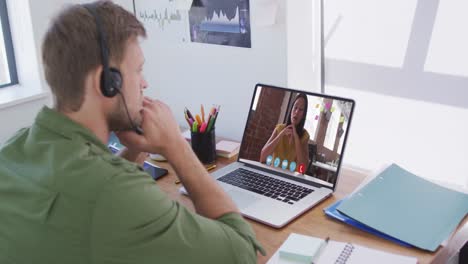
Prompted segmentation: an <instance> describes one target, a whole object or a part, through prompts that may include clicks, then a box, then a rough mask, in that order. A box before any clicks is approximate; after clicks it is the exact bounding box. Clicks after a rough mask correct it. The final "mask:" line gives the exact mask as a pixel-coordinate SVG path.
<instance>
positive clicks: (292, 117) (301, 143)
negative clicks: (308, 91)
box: [260, 93, 309, 165]
mask: <svg viewBox="0 0 468 264" xmlns="http://www.w3.org/2000/svg"><path fill="white" fill-rule="evenodd" d="M307 105H308V102H307V96H306V95H305V94H302V93H300V94H298V95H297V96H296V98H295V99H294V103H293V107H292V109H291V111H290V114H289V118H288V121H287V123H286V124H278V125H276V127H275V130H273V133H272V134H271V137H270V139H268V141H267V143H266V144H265V146H263V148H262V152H261V154H260V162H265V160H266V158H267V157H268V156H269V155H273V159H275V158H276V157H279V158H280V159H281V161H283V160H288V162H289V163H291V162H292V161H294V162H296V163H297V164H298V165H300V164H304V165H307V164H308V162H309V148H308V142H309V133H308V132H307V131H306V130H305V129H304V123H305V120H306V115H307Z"/></svg>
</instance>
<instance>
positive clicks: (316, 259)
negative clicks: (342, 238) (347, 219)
mask: <svg viewBox="0 0 468 264" xmlns="http://www.w3.org/2000/svg"><path fill="white" fill-rule="evenodd" d="M329 240H330V237H327V238H325V240H324V241H323V242H322V244H321V245H320V248H319V249H318V250H317V252H316V253H315V255H314V256H313V257H312V264H315V263H317V261H318V260H319V258H320V255H322V253H323V250H324V249H325V247H326V246H327V245H328V241H329Z"/></svg>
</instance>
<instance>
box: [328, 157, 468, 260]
mask: <svg viewBox="0 0 468 264" xmlns="http://www.w3.org/2000/svg"><path fill="white" fill-rule="evenodd" d="M337 210H338V211H339V212H340V213H342V214H345V215H346V216H348V217H350V218H352V219H354V220H356V221H359V222H360V223H362V224H364V225H366V226H368V227H371V228H373V229H376V230H378V231H380V232H382V233H385V234H387V235H389V236H392V237H393V238H396V239H399V240H401V241H404V242H406V243H409V244H411V245H413V246H415V247H419V248H421V249H425V250H429V251H435V250H437V248H438V247H439V245H440V244H441V243H442V242H443V241H444V240H446V239H447V238H448V237H449V236H450V234H451V233H452V232H453V230H454V229H455V228H456V227H457V226H458V224H459V223H460V221H461V220H462V219H463V218H464V217H465V215H466V214H467V213H468V195H467V194H465V193H462V192H457V191H455V190H451V189H448V188H445V187H442V186H440V185H438V184H435V183H432V182H430V181H428V180H426V179H423V178H420V177H418V176H416V175H414V174H412V173H410V172H409V171H406V170H404V169H403V168H401V167H399V166H398V165H395V164H392V165H390V166H389V167H388V168H386V169H385V170H384V171H383V172H381V173H380V174H379V175H377V177H375V178H374V179H373V180H371V181H370V182H369V183H368V184H367V185H366V186H364V187H362V188H361V189H360V190H359V191H358V192H356V193H354V194H353V195H351V196H350V197H349V198H347V199H345V200H343V202H342V203H341V204H340V205H339V206H338V207H337Z"/></svg>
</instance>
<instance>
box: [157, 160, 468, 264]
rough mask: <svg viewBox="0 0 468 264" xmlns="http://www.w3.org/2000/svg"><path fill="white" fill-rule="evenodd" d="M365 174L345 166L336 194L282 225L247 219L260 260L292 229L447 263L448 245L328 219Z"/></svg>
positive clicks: (174, 187)
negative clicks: (396, 239) (388, 236)
mask: <svg viewBox="0 0 468 264" xmlns="http://www.w3.org/2000/svg"><path fill="white" fill-rule="evenodd" d="M235 160H236V157H233V158H231V159H225V158H219V157H218V160H217V168H216V170H217V169H219V168H222V167H224V166H226V165H227V164H229V163H231V162H233V161H235ZM157 164H158V165H159V166H161V167H163V168H166V169H168V170H169V174H168V175H166V176H164V177H162V178H161V179H159V180H158V181H157V184H158V185H159V186H160V188H161V189H162V190H164V191H165V192H167V194H168V196H169V197H171V198H172V199H174V200H176V201H179V202H180V203H181V204H183V205H184V206H186V207H188V208H190V209H191V210H192V211H193V210H194V207H193V204H192V202H191V201H190V199H189V198H188V197H187V196H185V195H181V194H180V193H179V192H178V189H179V187H181V185H180V184H175V183H174V182H175V180H176V179H177V176H176V174H175V172H174V170H173V169H172V168H171V166H170V165H169V164H168V163H167V162H157ZM213 171H214V170H213ZM365 176H366V175H364V174H363V173H359V172H356V171H353V170H351V169H346V168H344V169H342V170H341V176H340V178H339V181H338V188H337V190H336V192H335V193H334V194H333V196H332V197H330V198H328V199H326V200H325V201H323V202H322V203H320V204H319V205H318V206H316V207H314V208H313V209H312V210H309V211H307V212H306V213H305V214H304V215H302V216H300V217H299V218H297V219H296V220H294V221H293V222H291V223H290V224H288V225H287V226H285V227H283V228H282V229H275V228H272V227H269V226H266V225H263V224H260V223H257V222H255V221H252V220H248V221H249V223H250V224H251V225H252V227H253V229H254V230H255V233H256V235H257V239H258V240H259V242H260V243H261V244H262V245H263V247H264V248H265V250H266V251H267V256H265V257H264V256H261V255H259V256H258V263H265V262H267V261H268V259H270V257H271V256H272V255H273V253H274V252H275V251H276V250H277V249H278V248H279V247H280V245H281V244H282V243H283V241H284V240H286V238H287V237H288V235H289V234H290V233H292V232H294V233H300V234H306V235H311V236H315V237H321V238H325V237H327V236H329V237H330V239H332V240H337V241H343V242H352V243H356V244H359V245H363V246H367V247H370V248H375V249H380V250H384V251H387V252H390V253H395V254H400V255H406V256H413V257H416V258H417V259H418V263H420V264H425V263H445V262H446V259H447V258H448V256H446V255H447V249H446V248H439V249H438V250H437V251H436V252H434V253H431V252H427V251H423V250H419V249H415V248H405V247H403V246H399V245H397V244H395V243H392V242H389V241H387V240H384V239H382V238H379V237H376V236H373V235H371V234H368V233H366V232H364V231H361V230H358V229H355V228H353V227H350V226H348V225H345V224H343V223H341V222H338V221H334V220H331V219H328V218H327V217H326V216H325V214H324V213H323V208H325V207H327V206H329V205H331V204H332V203H333V202H335V201H337V200H339V199H341V198H343V197H345V196H346V195H347V194H349V193H350V192H352V191H353V190H354V189H355V188H356V187H357V186H358V185H359V183H360V182H361V181H362V180H364V178H365ZM463 225H464V226H465V227H466V226H468V219H467V218H465V219H464V220H463V222H462V223H461V225H460V226H459V228H458V229H461V227H462V226H463ZM465 229H466V228H465ZM465 239H466V238H465ZM449 244H450V242H449Z"/></svg>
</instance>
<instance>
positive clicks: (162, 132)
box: [116, 97, 183, 156]
mask: <svg viewBox="0 0 468 264" xmlns="http://www.w3.org/2000/svg"><path fill="white" fill-rule="evenodd" d="M142 117H143V118H142V123H141V127H142V128H143V131H144V132H143V135H138V134H136V133H135V132H133V131H124V132H118V133H116V134H117V136H118V137H119V139H120V140H121V142H122V144H124V145H125V146H127V147H130V148H131V149H132V150H134V151H139V152H149V153H159V154H162V155H164V156H166V155H167V152H168V150H170V146H173V145H177V144H175V143H179V141H183V138H182V136H181V135H180V132H179V125H178V124H177V122H176V121H175V118H174V116H173V114H172V111H171V110H170V108H169V107H168V106H167V105H166V104H164V103H163V102H161V101H159V100H152V99H150V98H148V97H146V98H145V99H144V101H143V110H142Z"/></svg>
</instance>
